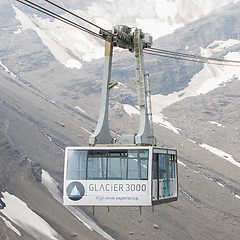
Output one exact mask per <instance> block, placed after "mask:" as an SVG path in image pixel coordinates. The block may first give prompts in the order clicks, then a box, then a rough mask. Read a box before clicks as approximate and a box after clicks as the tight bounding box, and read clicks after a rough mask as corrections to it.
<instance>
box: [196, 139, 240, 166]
mask: <svg viewBox="0 0 240 240" xmlns="http://www.w3.org/2000/svg"><path fill="white" fill-rule="evenodd" d="M199 146H201V147H202V148H205V149H207V150H208V151H210V152H211V153H213V154H215V155H217V156H219V157H221V158H223V159H225V160H227V161H228V162H230V163H232V164H234V165H235V166H237V167H239V168H240V163H239V162H237V161H236V160H234V159H233V157H232V156H231V155H230V154H228V153H225V152H223V151H222V150H219V149H217V148H215V147H212V146H209V145H207V144H205V143H203V144H199Z"/></svg>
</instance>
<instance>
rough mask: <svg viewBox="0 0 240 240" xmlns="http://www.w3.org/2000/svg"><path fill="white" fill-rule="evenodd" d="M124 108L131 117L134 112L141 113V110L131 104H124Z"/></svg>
mask: <svg viewBox="0 0 240 240" xmlns="http://www.w3.org/2000/svg"><path fill="white" fill-rule="evenodd" d="M123 109H124V111H125V112H126V113H127V114H128V115H129V116H130V117H132V115H133V114H137V115H140V112H139V110H138V109H137V108H136V107H133V106H131V105H129V104H123Z"/></svg>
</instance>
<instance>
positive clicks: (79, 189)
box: [67, 182, 85, 201]
mask: <svg viewBox="0 0 240 240" xmlns="http://www.w3.org/2000/svg"><path fill="white" fill-rule="evenodd" d="M84 194H85V188H84V186H83V185H82V184H81V183H80V182H71V183H70V184H69V185H68V186H67V196H68V197H69V199H71V200H73V201H78V200H80V199H82V197H83V196H84Z"/></svg>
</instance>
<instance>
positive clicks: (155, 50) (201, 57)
mask: <svg viewBox="0 0 240 240" xmlns="http://www.w3.org/2000/svg"><path fill="white" fill-rule="evenodd" d="M145 51H148V52H151V53H155V54H164V55H167V56H168V55H170V56H177V57H184V58H190V59H199V60H203V61H214V62H224V63H236V64H240V61H234V60H225V59H218V58H211V57H203V56H197V55H192V54H186V53H179V52H174V51H168V50H164V49H158V48H147V49H145Z"/></svg>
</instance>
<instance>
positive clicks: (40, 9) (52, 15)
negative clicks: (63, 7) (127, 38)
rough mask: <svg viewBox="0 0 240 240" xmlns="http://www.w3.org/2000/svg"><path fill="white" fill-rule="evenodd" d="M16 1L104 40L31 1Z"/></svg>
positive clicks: (98, 35)
mask: <svg viewBox="0 0 240 240" xmlns="http://www.w3.org/2000/svg"><path fill="white" fill-rule="evenodd" d="M16 1H17V2H20V3H22V4H24V5H26V6H28V7H30V8H33V9H35V10H37V11H39V12H42V13H44V14H46V15H48V16H50V17H52V18H55V19H58V20H60V21H62V22H64V23H66V24H68V25H71V26H73V27H75V28H78V29H80V30H82V31H84V32H86V33H89V34H91V35H93V36H94V37H97V38H101V39H104V40H105V38H103V37H102V36H101V35H100V34H98V33H95V32H93V31H91V30H89V29H88V28H85V27H83V26H81V25H79V24H77V23H75V22H73V21H71V20H69V19H67V18H64V17H62V16H60V15H58V14H56V13H54V12H52V11H49V10H47V9H46V8H43V7H41V6H39V5H37V4H35V3H33V2H31V1H28V0H22V1H21V0H16ZM23 1H24V2H23ZM26 2H27V3H26Z"/></svg>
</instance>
